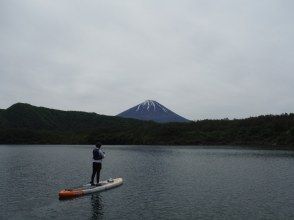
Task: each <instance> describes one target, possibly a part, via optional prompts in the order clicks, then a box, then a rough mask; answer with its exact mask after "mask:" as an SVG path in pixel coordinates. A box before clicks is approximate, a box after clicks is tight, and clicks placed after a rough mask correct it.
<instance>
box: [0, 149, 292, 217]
mask: <svg viewBox="0 0 294 220" xmlns="http://www.w3.org/2000/svg"><path fill="white" fill-rule="evenodd" d="M91 151H92V146H48V145H47V146H4V145H2V146H0V167H1V169H0V219H52V218H54V219H196V218H197V219H293V218H294V208H293V207H294V152H290V151H270V150H242V149H237V148H236V149H203V148H202V149H201V148H196V147H195V148H192V147H190V148H188V147H162V146H152V147H151V146H105V147H104V151H105V152H106V153H107V158H106V159H105V160H104V163H103V170H102V173H101V177H102V179H107V178H109V177H123V178H124V184H123V185H122V186H121V187H119V188H116V189H112V190H109V191H105V192H101V193H98V194H94V195H90V196H84V197H80V198H76V199H72V200H66V201H60V200H59V199H58V191H59V190H60V189H62V188H67V187H70V186H76V185H81V184H84V183H87V182H88V181H89V177H90V174H91Z"/></svg>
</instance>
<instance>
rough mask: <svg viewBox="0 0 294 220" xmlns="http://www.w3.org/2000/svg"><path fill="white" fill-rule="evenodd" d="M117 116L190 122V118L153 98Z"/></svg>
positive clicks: (145, 119) (161, 121)
mask: <svg viewBox="0 0 294 220" xmlns="http://www.w3.org/2000/svg"><path fill="white" fill-rule="evenodd" d="M117 116H119V117H123V118H134V119H139V120H144V121H155V122H160V123H166V122H189V120H188V119H186V118H184V117H182V116H180V115H178V114H176V113H174V112H173V111H171V110H169V109H168V108H166V107H165V106H163V105H161V104H160V103H158V102H156V101H153V100H146V101H145V102H142V103H141V104H139V105H136V106H134V107H132V108H130V109H128V110H126V111H124V112H122V113H120V114H118V115H117Z"/></svg>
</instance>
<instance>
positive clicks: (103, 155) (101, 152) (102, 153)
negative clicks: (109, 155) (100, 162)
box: [99, 149, 105, 158]
mask: <svg viewBox="0 0 294 220" xmlns="http://www.w3.org/2000/svg"><path fill="white" fill-rule="evenodd" d="M99 151H100V154H101V156H102V158H104V157H105V153H104V152H103V151H102V150H101V149H99Z"/></svg>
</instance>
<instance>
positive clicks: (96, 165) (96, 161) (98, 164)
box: [90, 142, 105, 186]
mask: <svg viewBox="0 0 294 220" xmlns="http://www.w3.org/2000/svg"><path fill="white" fill-rule="evenodd" d="M95 146H96V148H95V149H94V150H93V172H92V177H91V182H90V183H91V185H92V186H94V185H95V184H94V178H95V175H96V180H97V184H96V185H97V186H99V179H100V170H101V168H102V160H103V158H104V157H105V153H104V152H103V151H102V150H101V149H100V148H101V146H102V144H101V143H100V142H98V143H96V144H95Z"/></svg>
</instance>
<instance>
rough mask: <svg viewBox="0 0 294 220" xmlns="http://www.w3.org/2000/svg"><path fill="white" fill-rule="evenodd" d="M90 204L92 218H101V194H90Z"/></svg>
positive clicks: (94, 219)
mask: <svg viewBox="0 0 294 220" xmlns="http://www.w3.org/2000/svg"><path fill="white" fill-rule="evenodd" d="M91 205H92V216H91V219H92V220H96V219H101V218H102V216H103V203H102V196H101V195H100V194H93V195H91Z"/></svg>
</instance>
